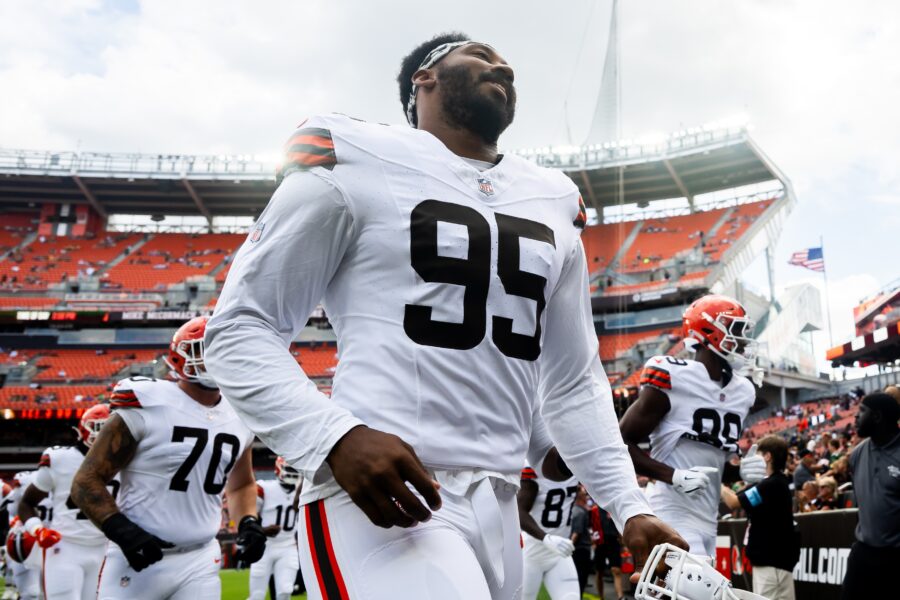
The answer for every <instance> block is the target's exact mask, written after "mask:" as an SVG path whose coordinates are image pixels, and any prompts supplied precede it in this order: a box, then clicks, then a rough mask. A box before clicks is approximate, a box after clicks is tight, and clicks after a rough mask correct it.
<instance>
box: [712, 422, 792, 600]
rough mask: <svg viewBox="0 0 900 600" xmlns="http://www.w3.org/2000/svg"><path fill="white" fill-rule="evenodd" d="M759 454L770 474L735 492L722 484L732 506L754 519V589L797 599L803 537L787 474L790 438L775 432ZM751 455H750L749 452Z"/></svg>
mask: <svg viewBox="0 0 900 600" xmlns="http://www.w3.org/2000/svg"><path fill="white" fill-rule="evenodd" d="M757 452H758V453H759V456H761V457H762V458H763V460H765V463H766V477H765V478H764V479H762V480H761V481H759V482H758V483H756V482H752V481H748V483H755V485H753V486H752V487H749V488H747V489H745V490H744V491H742V492H741V493H740V494H735V493H734V492H733V491H732V490H731V489H730V488H728V487H727V486H724V485H723V486H722V501H723V502H724V503H725V505H726V506H728V508H730V509H732V510H736V509H738V508H743V509H744V510H745V511H746V512H747V518H748V519H749V520H750V525H749V527H750V530H749V533H748V540H747V548H746V552H747V558H748V559H750V564H752V565H753V593H754V594H760V595H762V596H765V597H766V598H768V599H769V600H794V576H793V574H792V572H793V570H794V565H796V564H797V561H798V560H799V558H800V540H799V536H798V535H797V533H795V527H794V516H793V511H792V510H791V506H792V498H791V490H790V481H789V480H788V478H787V476H786V475H785V474H784V468H785V464H786V462H787V456H788V446H787V442H785V441H784V440H783V439H781V438H780V437H778V436H775V435H769V436H766V437H764V438H763V439H761V440H760V441H759V445H758V446H757ZM748 456H750V455H749V454H748Z"/></svg>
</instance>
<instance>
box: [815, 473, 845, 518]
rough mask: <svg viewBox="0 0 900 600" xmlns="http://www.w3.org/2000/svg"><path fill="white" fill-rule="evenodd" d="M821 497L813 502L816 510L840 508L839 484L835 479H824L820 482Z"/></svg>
mask: <svg viewBox="0 0 900 600" xmlns="http://www.w3.org/2000/svg"><path fill="white" fill-rule="evenodd" d="M818 484H819V495H818V496H817V497H816V499H815V500H813V501H812V505H813V507H814V509H815V510H834V509H836V508H840V507H839V506H838V499H837V482H836V481H835V480H834V478H833V477H822V478H820V479H819V481H818Z"/></svg>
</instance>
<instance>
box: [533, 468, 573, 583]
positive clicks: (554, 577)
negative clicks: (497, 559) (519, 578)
mask: <svg viewBox="0 0 900 600" xmlns="http://www.w3.org/2000/svg"><path fill="white" fill-rule="evenodd" d="M577 491H578V481H577V480H576V479H575V478H574V477H569V478H568V479H567V480H566V481H562V482H557V481H551V480H550V479H547V478H546V477H544V476H543V475H540V474H538V473H537V472H536V471H535V470H534V469H532V468H531V467H525V468H524V469H522V481H521V487H520V488H519V492H518V505H519V523H520V524H521V526H522V532H523V533H524V535H523V536H522V544H523V548H524V550H523V553H522V556H523V559H524V565H523V567H524V583H523V585H522V598H523V599H524V600H534V599H535V598H537V595H538V592H540V590H541V583H543V584H544V587H546V588H547V592H548V593H549V594H550V597H551V598H552V599H553V600H579V599H580V598H581V588H580V586H579V584H578V572H577V571H576V570H575V562H574V561H573V560H572V552H574V551H575V545H574V544H573V543H572V541H571V540H570V539H569V535H570V532H571V531H572V503H573V502H574V501H575V493H576V492H577Z"/></svg>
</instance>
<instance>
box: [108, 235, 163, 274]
mask: <svg viewBox="0 0 900 600" xmlns="http://www.w3.org/2000/svg"><path fill="white" fill-rule="evenodd" d="M151 237H153V236H152V235H145V236H144V237H142V238H141V239H139V240H138V241H137V243H135V244H132V245H131V246H128V247H127V248H125V250H123V251H122V252H121V253H119V255H118V256H116V257H115V258H114V259H112V260H111V261H109V262H108V263H107V264H106V265H105V266H104V267H103V268H102V269H100V270H98V271H97V273H96V274H97V275H102V274H103V273H106V272H107V271H109V270H110V269H112V268H113V267H115V266H116V265H117V264H119V263H120V262H122V261H123V260H125V259H126V258H128V257H129V256H131V255H132V254H134V253H135V252H136V251H137V250H140V248H141V246H143V245H144V244H146V243H147V242H148V241H150V238H151Z"/></svg>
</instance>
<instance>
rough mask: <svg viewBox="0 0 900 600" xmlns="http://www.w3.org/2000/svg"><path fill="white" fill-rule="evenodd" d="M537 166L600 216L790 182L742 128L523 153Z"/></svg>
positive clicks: (692, 202)
mask: <svg viewBox="0 0 900 600" xmlns="http://www.w3.org/2000/svg"><path fill="white" fill-rule="evenodd" d="M519 154H520V155H522V156H524V157H526V158H529V159H531V160H534V161H535V162H537V163H538V164H539V165H542V166H545V167H551V168H557V169H561V170H562V171H564V172H565V173H566V174H568V175H569V177H571V178H572V180H573V181H574V182H575V183H576V184H577V185H578V187H579V189H580V190H581V195H582V197H583V198H584V200H585V202H586V203H587V204H588V205H589V206H593V207H594V208H595V209H597V211H598V212H600V213H601V214H602V212H603V209H604V208H605V207H608V206H616V205H618V204H637V205H638V206H639V207H643V206H647V204H649V203H650V202H653V201H655V200H666V199H671V198H686V199H687V200H688V202H689V203H690V205H691V206H693V204H694V197H695V196H699V195H700V194H706V193H710V192H717V191H720V190H727V189H733V188H738V187H741V186H746V185H752V184H757V183H763V182H766V181H778V182H780V183H781V184H782V187H784V188H785V189H787V190H789V189H790V181H789V180H788V179H787V177H785V175H784V174H783V173H782V172H781V170H780V169H779V168H778V167H777V166H776V165H775V164H774V163H773V162H772V161H771V160H770V159H769V158H768V157H767V156H766V155H765V154H764V153H763V152H762V150H760V148H759V147H758V146H757V145H756V143H755V142H754V141H753V140H752V138H751V137H750V134H749V132H748V131H747V129H746V128H745V127H737V128H733V127H732V128H727V127H726V128H715V127H700V128H696V129H688V130H685V131H679V132H676V133H674V134H671V135H668V136H665V137H663V138H662V139H660V140H658V141H656V142H653V143H645V144H641V143H633V142H628V141H620V142H610V143H606V144H599V145H589V146H582V147H572V148H559V149H553V148H543V149H540V148H539V149H534V150H524V151H522V152H519Z"/></svg>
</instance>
